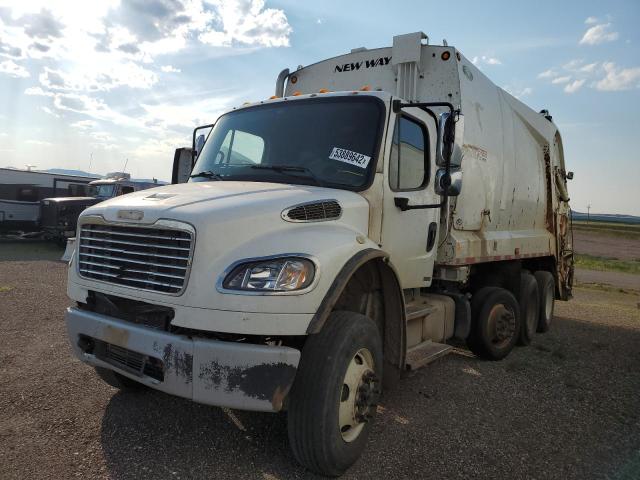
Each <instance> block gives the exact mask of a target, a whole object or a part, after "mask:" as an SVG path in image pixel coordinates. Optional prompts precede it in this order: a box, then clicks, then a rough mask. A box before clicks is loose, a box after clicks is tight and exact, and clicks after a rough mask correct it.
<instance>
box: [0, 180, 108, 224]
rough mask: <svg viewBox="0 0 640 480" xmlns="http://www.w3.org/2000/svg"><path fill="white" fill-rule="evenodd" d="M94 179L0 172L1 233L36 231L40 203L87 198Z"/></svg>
mask: <svg viewBox="0 0 640 480" xmlns="http://www.w3.org/2000/svg"><path fill="white" fill-rule="evenodd" d="M97 178H98V176H97V175H96V176H81V175H63V174H58V173H50V172H43V171H39V170H20V169H14V168H0V231H8V230H21V231H34V230H38V229H39V218H40V201H41V200H42V199H44V198H50V197H63V196H64V197H86V196H87V194H88V191H89V188H88V185H89V182H91V181H93V180H96V179H97Z"/></svg>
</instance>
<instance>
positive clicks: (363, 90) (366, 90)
mask: <svg viewBox="0 0 640 480" xmlns="http://www.w3.org/2000/svg"><path fill="white" fill-rule="evenodd" d="M369 90H371V85H363V86H362V87H360V91H361V92H368V91H369Z"/></svg>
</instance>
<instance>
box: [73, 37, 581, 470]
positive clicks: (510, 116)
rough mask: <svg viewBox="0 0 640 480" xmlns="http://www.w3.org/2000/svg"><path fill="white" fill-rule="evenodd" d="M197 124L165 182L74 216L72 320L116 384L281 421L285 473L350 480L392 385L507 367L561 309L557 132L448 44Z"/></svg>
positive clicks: (334, 62) (351, 58)
mask: <svg viewBox="0 0 640 480" xmlns="http://www.w3.org/2000/svg"><path fill="white" fill-rule="evenodd" d="M207 128H208V130H210V131H209V133H208V135H207V138H206V142H204V146H201V145H202V141H200V142H196V133H195V132H194V142H193V145H192V147H191V148H186V149H182V150H178V151H177V154H176V157H175V160H174V183H175V184H174V185H170V186H164V187H160V188H155V189H152V190H147V191H142V192H137V193H133V194H130V195H127V196H125V197H120V198H114V199H111V200H108V201H105V202H102V203H100V204H97V205H95V206H92V207H90V208H89V209H87V210H85V211H84V212H83V213H82V215H81V217H80V220H79V225H78V231H77V238H78V241H77V247H76V250H75V253H74V256H73V258H72V260H71V262H70V268H69V280H68V294H69V296H70V298H71V299H72V300H74V301H75V306H73V307H71V308H69V309H68V310H67V313H66V323H67V327H68V333H69V337H70V340H71V345H72V348H73V351H74V353H75V355H76V356H77V357H78V358H79V359H81V360H82V361H84V362H86V363H88V364H90V365H92V366H94V367H95V369H96V371H97V373H98V375H100V377H102V378H103V379H104V380H105V381H107V382H108V383H110V384H111V385H114V386H117V387H119V388H139V387H150V388H154V389H157V390H160V391H163V392H166V393H169V394H172V395H177V396H180V397H185V398H189V399H192V400H194V401H196V402H200V403H204V404H210V405H218V406H224V407H230V408H236V409H246V410H256V411H265V412H281V411H286V412H287V420H288V434H289V439H290V444H291V448H292V450H293V453H294V455H295V457H296V459H297V460H298V461H299V462H300V463H302V464H303V465H304V466H305V467H307V468H308V469H310V470H312V471H315V472H318V473H321V474H325V475H340V474H341V473H343V472H344V471H345V470H346V469H347V468H348V467H349V466H350V465H351V464H352V463H353V462H354V461H355V460H356V459H357V458H358V457H359V456H360V454H361V452H362V451H363V449H364V446H365V443H366V439H367V436H368V434H369V432H370V430H371V425H372V422H373V421H374V418H375V416H376V406H377V404H378V401H379V398H380V395H381V393H382V391H383V390H384V389H386V388H391V387H393V386H394V385H397V384H398V381H399V378H400V376H401V374H402V372H405V371H406V370H407V369H415V368H418V367H421V366H423V365H426V364H427V363H429V362H430V361H432V360H433V359H435V358H439V357H441V356H443V355H444V354H446V353H448V352H450V351H451V350H452V348H453V346H456V345H457V346H460V345H464V344H465V343H466V345H468V347H469V348H470V350H471V351H472V352H473V353H475V354H476V355H478V356H480V357H483V358H486V359H489V360H499V359H502V358H504V357H505V356H506V355H508V354H509V353H510V352H511V350H512V349H513V348H514V346H515V345H516V343H521V344H528V343H529V342H530V341H531V338H532V337H533V335H534V334H535V333H536V332H544V331H546V330H547V329H548V328H549V327H550V324H551V321H552V318H553V307H554V299H555V300H567V299H569V298H570V297H571V285H572V278H573V256H572V243H571V222H570V217H569V204H568V201H569V197H568V193H567V186H566V182H567V179H568V178H571V176H572V174H571V173H570V172H566V171H565V164H564V158H563V150H562V141H561V137H560V133H559V132H558V129H557V127H556V125H555V124H554V123H553V122H552V119H551V116H550V115H549V114H548V112H546V111H543V112H541V113H537V112H535V111H533V110H531V109H530V108H529V107H527V106H526V105H524V104H523V103H522V102H520V101H519V100H517V99H516V98H514V97H512V96H511V95H509V94H508V93H507V92H505V91H504V90H502V89H501V88H499V87H497V86H496V85H494V84H493V83H492V82H491V81H490V80H489V79H488V78H487V77H486V76H485V75H484V74H483V73H482V72H480V71H479V70H478V69H477V68H476V67H475V66H474V65H473V64H472V62H470V61H469V60H467V59H466V58H465V57H464V56H463V55H462V54H461V53H460V52H459V51H458V50H456V49H455V48H453V47H451V46H447V45H446V44H445V45H430V44H429V42H428V39H427V38H426V36H425V35H424V34H423V33H413V34H407V35H400V36H397V37H394V39H393V46H392V47H388V48H379V49H373V50H367V49H364V48H359V49H355V50H352V51H351V52H350V53H348V54H346V55H342V56H339V57H335V58H330V59H328V60H323V61H321V62H318V63H315V64H313V65H310V66H307V67H304V68H303V67H300V68H298V69H297V70H296V71H294V72H290V71H289V70H284V71H283V72H282V73H281V74H280V75H279V77H278V79H277V82H276V89H275V95H274V96H273V97H271V98H270V99H265V100H263V101H258V102H255V103H251V104H245V105H243V106H241V107H238V108H234V109H233V110H231V111H229V112H227V113H225V114H224V115H222V116H221V117H220V118H219V119H218V120H217V121H216V123H215V125H209V126H207ZM197 130H198V129H196V131H197ZM196 144H198V149H197V150H198V151H197V155H195V154H194V152H195V148H196ZM452 381H455V379H452Z"/></svg>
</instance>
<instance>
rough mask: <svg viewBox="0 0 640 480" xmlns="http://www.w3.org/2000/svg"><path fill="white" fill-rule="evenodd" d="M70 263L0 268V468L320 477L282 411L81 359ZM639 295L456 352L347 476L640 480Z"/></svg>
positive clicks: (392, 396) (417, 378) (585, 299)
mask: <svg viewBox="0 0 640 480" xmlns="http://www.w3.org/2000/svg"><path fill="white" fill-rule="evenodd" d="M1 248H2V247H1V246H0V249H1ZM65 270H66V266H65V265H64V264H62V263H58V262H51V261H31V262H10V261H5V262H1V263H0V338H2V342H1V343H0V412H1V413H0V478H3V479H14V478H15V479H24V478H52V479H53V478H55V479H59V478H73V477H82V478H114V479H138V478H208V479H211V478H216V479H219V478H248V479H266V480H276V479H288V478H310V475H309V474H308V473H307V472H305V470H303V469H301V468H300V467H298V466H297V465H296V464H295V462H294V460H293V458H292V457H291V454H290V453H289V450H288V445H287V438H286V423H285V416H284V415H272V414H258V413H248V412H238V411H234V412H230V411H226V412H225V411H223V410H221V409H219V408H212V407H206V406H201V405H197V404H194V403H192V402H189V401H185V400H181V399H178V398H172V397H170V396H167V395H164V394H161V393H157V392H152V391H149V392H144V393H122V392H119V391H117V390H115V389H113V388H111V387H109V386H107V385H105V384H103V383H101V382H100V381H99V380H98V379H97V377H96V376H95V375H94V373H93V371H92V369H90V368H89V367H87V366H86V365H83V364H81V363H80V362H79V361H77V360H75V359H73V358H72V357H71V356H70V349H69V347H68V345H67V338H66V335H65V329H64V323H63V318H62V314H63V310H64V308H65V306H67V305H68V300H67V298H66V296H65V286H64V285H65V279H64V277H65ZM33 279H37V281H35V282H34V281H33ZM638 302H640V298H639V297H638V296H637V295H633V294H623V293H620V292H616V291H604V290H598V289H584V288H579V289H577V290H576V298H575V299H574V300H573V301H571V302H570V303H568V304H565V303H559V304H557V309H556V318H555V321H554V325H553V327H552V329H551V331H550V332H549V333H547V334H544V335H539V336H537V337H536V338H535V339H534V342H533V345H532V346H531V347H528V348H518V349H516V350H515V351H514V352H513V353H512V354H511V355H510V356H509V357H508V358H507V359H505V360H504V361H502V362H484V361H480V360H478V359H475V358H473V357H470V356H468V355H464V354H458V355H450V356H449V357H447V358H444V359H442V360H440V361H438V362H437V363H435V364H433V365H431V366H428V367H426V368H424V369H422V370H419V371H417V372H415V373H413V374H411V375H409V376H408V377H407V378H405V379H403V380H402V382H401V383H400V385H399V388H397V389H395V390H394V391H391V392H389V393H387V394H385V397H384V399H383V407H382V408H381V409H380V411H381V413H380V415H379V416H378V419H377V421H376V424H375V428H374V431H373V433H372V435H371V437H370V441H369V445H368V448H367V451H366V453H365V455H364V456H363V458H362V459H361V460H360V461H359V462H358V463H357V464H356V465H355V466H354V467H353V468H352V469H351V470H350V471H349V472H348V473H347V475H345V477H344V478H350V479H351V478H383V477H384V478H387V479H395V478H424V477H432V478H473V479H477V478H491V479H520V478H523V479H524V478H537V479H546V478H562V479H574V478H575V479H591V478H594V479H595V478H610V479H628V480H631V479H638V478H640V395H639V392H640V369H639V368H638V365H640V309H639V307H638Z"/></svg>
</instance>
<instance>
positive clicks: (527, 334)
mask: <svg viewBox="0 0 640 480" xmlns="http://www.w3.org/2000/svg"><path fill="white" fill-rule="evenodd" d="M518 303H519V304H520V317H521V318H522V322H521V323H522V325H521V327H520V335H519V336H518V343H519V344H520V345H529V344H530V343H531V340H533V336H534V335H535V333H536V331H537V329H538V317H539V303H540V298H539V294H538V282H537V281H536V279H535V277H534V276H533V275H531V274H530V273H529V272H522V274H521V275H520V296H519V298H518Z"/></svg>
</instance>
